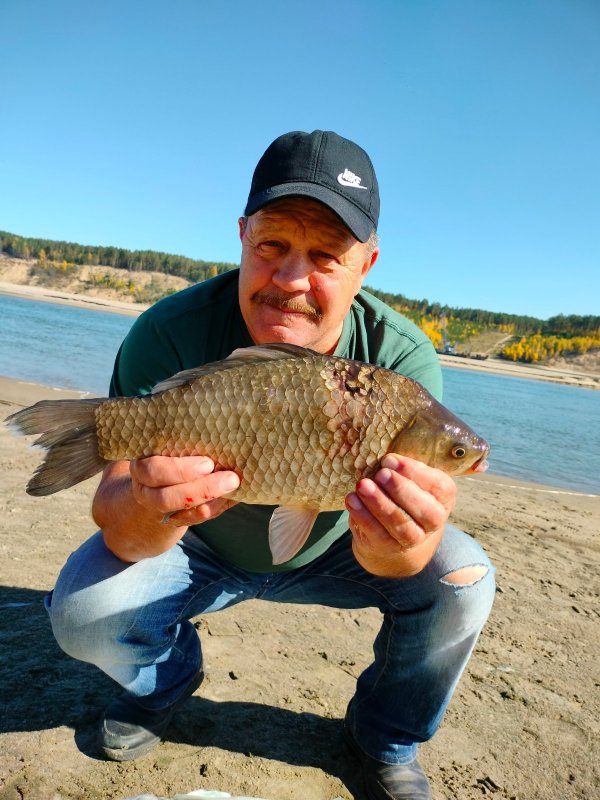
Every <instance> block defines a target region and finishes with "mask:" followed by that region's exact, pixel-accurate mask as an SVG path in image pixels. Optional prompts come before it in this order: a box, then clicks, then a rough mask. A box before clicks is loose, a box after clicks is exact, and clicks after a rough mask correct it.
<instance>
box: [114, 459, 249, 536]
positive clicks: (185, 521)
mask: <svg viewBox="0 0 600 800" xmlns="http://www.w3.org/2000/svg"><path fill="white" fill-rule="evenodd" d="M129 469H130V473H131V483H132V491H133V496H134V498H135V500H137V502H138V503H139V504H140V505H141V506H144V507H145V508H147V509H149V510H150V511H154V512H156V513H157V514H158V513H160V514H161V515H162V518H164V517H165V515H167V514H169V515H170V517H169V520H168V523H167V524H169V525H174V526H177V527H183V526H188V525H197V524H198V523H200V522H206V520H208V519H212V518H213V517H218V516H219V514H222V513H223V511H226V510H227V509H228V508H231V506H232V505H233V504H234V501H233V500H227V499H226V498H225V497H223V495H224V494H227V493H228V492H232V491H233V490H234V489H237V488H238V486H239V485H240V479H239V478H238V476H237V475H236V474H235V472H230V471H229V470H227V471H222V472H215V471H214V470H215V465H214V462H213V461H212V460H211V459H210V458H208V457H206V456H185V457H170V456H150V457H149V458H141V459H137V460H135V461H131V462H130V468H129ZM175 512H176V513H175Z"/></svg>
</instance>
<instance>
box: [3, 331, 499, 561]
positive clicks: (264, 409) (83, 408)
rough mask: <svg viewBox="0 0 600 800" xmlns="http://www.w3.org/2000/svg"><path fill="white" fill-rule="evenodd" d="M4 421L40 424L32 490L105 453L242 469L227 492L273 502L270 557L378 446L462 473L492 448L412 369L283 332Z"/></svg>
mask: <svg viewBox="0 0 600 800" xmlns="http://www.w3.org/2000/svg"><path fill="white" fill-rule="evenodd" d="M9 421H10V423H11V424H12V425H14V426H15V427H16V428H17V429H18V431H19V432H20V433H23V434H29V433H37V434H41V436H40V438H39V439H38V440H37V442H36V444H39V445H41V446H44V447H46V448H47V449H48V453H47V455H46V459H45V461H44V463H43V464H42V465H41V466H40V467H38V469H37V470H36V472H35V474H34V476H33V477H32V478H31V480H30V481H29V484H28V486H27V491H28V492H29V493H30V494H34V495H45V494H52V493H53V492H56V491H60V490H61V489H65V488H68V487H69V486H72V485H73V484H75V483H77V482H79V481H81V480H84V479H85V478H88V477H90V476H91V475H94V474H96V473H97V472H99V471H100V470H101V469H102V468H103V467H104V466H105V465H106V464H107V463H109V462H113V461H121V460H131V459H136V458H143V457H147V456H151V455H163V456H190V455H205V456H209V457H210V458H211V459H212V460H213V461H214V462H215V464H216V465H217V468H219V469H230V470H234V471H235V472H236V473H237V474H238V475H239V476H240V486H239V488H238V489H236V490H235V491H234V492H230V493H229V494H228V497H229V498H231V499H232V500H235V501H242V502H245V503H258V504H265V505H275V506H277V507H278V508H276V510H275V512H274V513H273V516H272V518H271V523H270V526H269V543H270V545H271V549H272V551H273V555H274V561H275V563H281V560H282V559H283V560H287V559H288V558H290V557H291V556H292V555H293V554H294V553H295V552H296V551H297V550H298V548H299V547H301V546H302V544H303V543H304V541H305V540H306V538H307V536H308V534H309V533H310V529H311V527H312V525H313V523H314V521H315V518H316V513H317V512H318V511H326V510H337V509H342V508H344V501H345V498H346V496H347V495H348V494H349V493H350V492H353V491H354V490H355V488H356V484H357V482H358V481H359V480H360V479H361V478H363V477H370V476H373V475H374V473H375V472H376V471H377V470H378V469H379V466H380V463H381V459H382V458H383V456H384V455H385V454H386V453H388V452H390V451H394V452H398V453H401V454H404V455H408V456H411V457H413V458H417V459H419V460H421V461H423V462H425V463H427V464H429V465H430V466H435V467H438V468H440V469H442V470H444V471H446V472H448V473H449V474H462V473H465V472H468V471H473V469H475V467H476V465H478V464H481V462H483V461H484V460H485V457H486V455H487V452H488V450H489V447H488V445H487V443H486V442H485V441H484V440H483V439H481V438H480V437H479V436H477V434H475V433H474V432H473V431H471V429H470V428H469V427H468V426H467V425H465V423H463V422H462V421H461V420H459V419H458V418H457V417H455V416H454V415H453V414H451V413H450V412H449V411H448V410H447V409H446V408H444V407H443V406H442V405H441V404H440V403H438V402H437V401H436V400H435V399H434V398H433V397H432V396H431V395H430V394H429V393H428V392H427V390H426V389H425V388H424V387H423V386H421V384H419V383H417V382H416V381H414V380H412V379H411V378H408V377H405V376H402V375H399V374H398V373H396V372H393V371H391V370H388V369H385V368H383V367H377V366H373V365H371V364H365V363H362V362H358V361H351V360H348V359H344V358H341V357H338V356H326V355H321V354H318V353H314V352H313V351H311V350H307V349H305V348H301V347H296V346H294V345H287V344H284V345H263V346H257V347H249V348H244V349H241V350H236V351H235V352H234V353H232V355H231V356H230V357H229V358H228V359H226V360H225V361H222V362H218V363H215V364H208V365H205V366H202V367H198V368H195V369H192V370H186V371H184V372H182V373H179V374H178V375H175V376H173V378H169V379H168V380H166V381H163V382H162V383H160V384H158V385H157V386H156V387H155V389H154V391H153V393H152V394H150V395H145V396H143V397H122V398H111V399H104V398H100V399H97V400H72V401H69V400H62V401H60V400H59V401H41V402H40V403H37V404H36V405H35V406H32V407H31V408H27V409H23V410H22V411H19V412H17V413H16V414H14V415H12V417H10V418H9ZM173 513H175V512H173ZM275 558H277V559H279V560H275Z"/></svg>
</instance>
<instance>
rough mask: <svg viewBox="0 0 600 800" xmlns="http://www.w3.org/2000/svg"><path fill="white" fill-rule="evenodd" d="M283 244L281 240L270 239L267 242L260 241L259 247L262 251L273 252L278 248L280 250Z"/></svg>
mask: <svg viewBox="0 0 600 800" xmlns="http://www.w3.org/2000/svg"><path fill="white" fill-rule="evenodd" d="M281 246H282V245H281V242H278V241H276V240H274V239H268V240H267V241H265V242H260V243H259V245H258V247H257V249H258V250H259V252H261V253H273V252H275V251H277V250H280V249H281Z"/></svg>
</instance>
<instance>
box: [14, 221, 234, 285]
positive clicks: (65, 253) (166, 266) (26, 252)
mask: <svg viewBox="0 0 600 800" xmlns="http://www.w3.org/2000/svg"><path fill="white" fill-rule="evenodd" d="M0 252H2V253H6V254H7V255H9V256H13V257H14V258H35V259H38V260H39V261H43V262H45V261H50V262H54V263H57V262H60V263H62V262H67V263H70V264H79V265H88V266H91V265H101V266H107V267H116V268H117V269H126V270H128V271H129V272H142V271H143V272H164V273H165V274H166V275H178V276H179V277H181V278H186V279H187V280H189V281H191V282H193V283H196V282H198V281H203V280H206V278H212V277H214V276H215V275H220V274H221V273H222V272H227V270H230V269H233V268H234V267H236V266H237V264H231V263H227V262H221V261H203V260H201V259H194V258H187V257H186V256H180V255H173V254H171V253H160V252H157V251H155V250H126V249H125V248H123V247H94V246H91V245H81V244H77V243H76V242H61V241H55V240H52V239H35V238H32V237H26V236H17V235H16V234H13V233H8V232H6V231H0Z"/></svg>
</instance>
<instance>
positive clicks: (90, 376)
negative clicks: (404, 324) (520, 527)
mask: <svg viewBox="0 0 600 800" xmlns="http://www.w3.org/2000/svg"><path fill="white" fill-rule="evenodd" d="M133 322H134V318H133V317H128V316H124V315H120V314H114V313H110V312H104V311H96V310H91V309H85V308H75V307H72V306H64V305H58V304H53V303H40V302H38V301H35V300H29V299H23V298H18V297H7V296H2V295H0V375H6V376H9V377H14V378H20V379H22V380H26V381H33V382H35V383H42V384H47V385H49V386H60V387H68V388H71V389H80V390H83V391H86V392H89V393H90V394H91V395H96V396H104V395H105V394H106V392H107V389H108V383H109V380H110V375H111V372H112V367H113V361H114V356H115V354H116V352H117V349H118V347H119V345H120V343H121V341H122V340H123V338H124V336H125V335H126V333H127V331H128V330H129V328H130V327H131V325H132V324H133ZM444 382H445V395H444V402H445V404H446V405H447V406H448V407H449V408H450V409H451V410H452V411H454V412H455V413H456V414H458V415H459V416H460V417H462V418H463V419H464V420H465V421H466V422H468V423H469V424H470V425H471V426H472V427H473V428H474V429H475V430H476V431H477V432H478V433H480V434H481V435H482V436H484V437H485V438H486V439H488V441H489V442H490V444H491V445H492V455H491V458H490V471H491V472H492V473H495V474H497V475H505V476H508V477H512V478H520V479H525V480H529V481H533V482H535V483H546V484H549V485H551V486H559V487H563V488H565V489H570V490H574V491H580V492H588V493H591V494H599V493H600V391H594V390H592V389H581V388H575V387H570V386H562V385H558V384H553V383H545V382H542V381H532V380H526V379H522V378H508V377H504V376H500V375H487V374H482V373H479V372H469V371H467V370H461V369H451V368H446V369H444Z"/></svg>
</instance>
